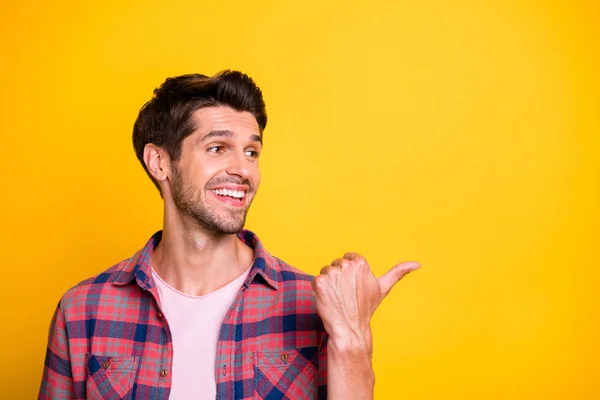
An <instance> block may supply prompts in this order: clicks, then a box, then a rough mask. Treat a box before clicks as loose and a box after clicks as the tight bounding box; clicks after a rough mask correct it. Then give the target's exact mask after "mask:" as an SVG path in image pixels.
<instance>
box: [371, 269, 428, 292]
mask: <svg viewBox="0 0 600 400" xmlns="http://www.w3.org/2000/svg"><path fill="white" fill-rule="evenodd" d="M420 267H421V264H419V263H418V262H415V261H407V262H402V263H400V264H396V265H395V266H394V267H392V269H390V270H389V271H388V272H386V273H385V274H383V275H382V276H381V277H379V278H378V279H377V281H378V282H379V287H380V288H381V294H382V295H383V297H385V296H387V294H388V293H389V292H390V290H392V288H393V287H394V285H395V284H396V283H398V281H399V280H400V279H402V278H403V277H404V275H406V274H408V273H409V272H412V271H414V270H416V269H419V268H420Z"/></svg>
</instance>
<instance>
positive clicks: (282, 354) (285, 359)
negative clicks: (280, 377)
mask: <svg viewBox="0 0 600 400" xmlns="http://www.w3.org/2000/svg"><path fill="white" fill-rule="evenodd" d="M280 358H281V361H283V362H284V363H286V362H287V360H288V355H287V353H281V357H280Z"/></svg>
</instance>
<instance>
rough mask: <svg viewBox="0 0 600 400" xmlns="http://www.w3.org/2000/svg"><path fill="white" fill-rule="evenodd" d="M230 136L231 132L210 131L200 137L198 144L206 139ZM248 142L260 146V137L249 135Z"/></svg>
mask: <svg viewBox="0 0 600 400" xmlns="http://www.w3.org/2000/svg"><path fill="white" fill-rule="evenodd" d="M232 136H233V132H232V131H229V130H216V131H210V132H208V133H207V134H206V135H204V136H202V139H200V142H204V141H206V140H208V139H211V138H215V137H232ZM250 140H251V141H252V142H259V143H260V144H262V136H259V135H251V136H250Z"/></svg>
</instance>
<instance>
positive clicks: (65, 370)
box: [38, 301, 75, 400]
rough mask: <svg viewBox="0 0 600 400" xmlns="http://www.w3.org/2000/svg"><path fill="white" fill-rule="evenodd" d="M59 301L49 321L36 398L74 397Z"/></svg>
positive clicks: (65, 326) (62, 314)
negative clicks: (44, 359) (40, 381)
mask: <svg viewBox="0 0 600 400" xmlns="http://www.w3.org/2000/svg"><path fill="white" fill-rule="evenodd" d="M61 303H62V301H61ZM61 303H59V304H58V307H57V308H56V311H55V312H54V316H53V317H52V322H51V323H50V332H49V334H48V347H47V349H46V361H45V364H44V374H43V376H42V385H41V387H40V393H39V396H38V400H57V399H74V398H75V394H74V390H73V378H72V373H71V361H70V356H69V339H68V336H67V324H66V320H65V314H64V310H63V308H62V306H61Z"/></svg>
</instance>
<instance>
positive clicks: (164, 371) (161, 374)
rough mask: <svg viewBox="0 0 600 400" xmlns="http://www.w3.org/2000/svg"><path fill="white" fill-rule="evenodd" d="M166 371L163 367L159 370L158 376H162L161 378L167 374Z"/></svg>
mask: <svg viewBox="0 0 600 400" xmlns="http://www.w3.org/2000/svg"><path fill="white" fill-rule="evenodd" d="M168 373H169V371H167V370H166V369H164V368H163V369H161V370H160V376H162V377H163V378H164V377H165V376H167V374H168Z"/></svg>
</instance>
